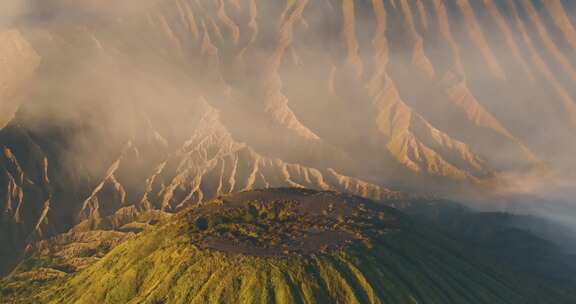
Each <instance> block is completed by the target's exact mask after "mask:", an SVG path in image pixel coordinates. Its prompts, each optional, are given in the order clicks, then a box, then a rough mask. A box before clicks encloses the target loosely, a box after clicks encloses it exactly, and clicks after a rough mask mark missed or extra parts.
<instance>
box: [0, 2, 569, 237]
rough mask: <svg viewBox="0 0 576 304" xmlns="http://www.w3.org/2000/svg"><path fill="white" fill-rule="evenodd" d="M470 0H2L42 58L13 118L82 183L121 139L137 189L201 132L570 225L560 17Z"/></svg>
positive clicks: (542, 9)
mask: <svg viewBox="0 0 576 304" xmlns="http://www.w3.org/2000/svg"><path fill="white" fill-rule="evenodd" d="M465 2H466V1H462V3H465ZM469 2H471V3H470V5H469V6H459V5H458V3H457V1H403V2H402V3H401V4H397V5H396V6H395V5H393V4H392V3H391V2H390V1H382V2H380V1H373V3H368V2H367V1H325V2H321V1H310V2H306V1H289V2H275V3H270V2H266V1H221V2H218V1H168V0H166V1H161V0H150V1H115V2H113V3H112V1H104V3H103V1H82V2H78V1H64V0H62V1H44V2H43V3H40V2H34V3H33V4H30V3H32V2H22V1H2V3H0V25H4V27H10V28H11V29H15V30H18V31H19V32H20V33H21V35H22V36H23V37H24V39H26V40H27V41H28V42H29V43H30V45H31V46H32V48H33V49H34V50H35V52H36V53H38V55H39V56H40V57H41V58H42V64H41V66H40V67H39V68H38V69H37V70H36V74H35V77H34V78H33V79H31V80H29V82H28V84H27V86H25V87H26V89H25V90H24V91H25V93H26V98H25V100H26V101H25V102H24V103H23V105H22V106H21V107H20V110H19V112H18V114H17V118H16V119H15V121H16V122H17V123H18V124H21V125H24V126H26V128H28V129H31V130H33V131H34V132H35V133H36V134H40V135H42V134H44V135H47V134H50V135H51V136H54V135H53V134H58V135H57V137H56V138H60V139H61V137H64V138H66V140H63V141H62V142H63V143H64V144H62V146H61V147H59V148H58V150H57V153H54V154H57V155H58V158H59V162H60V163H62V164H63V165H64V166H65V167H66V171H69V172H73V173H71V174H72V175H74V176H82V179H86V180H87V183H88V184H89V185H90V186H92V187H93V186H94V185H97V184H98V183H100V182H101V179H102V176H103V175H105V173H106V172H107V171H109V170H110V167H111V165H112V164H113V163H114V162H115V161H117V160H118V159H119V158H121V157H120V155H122V153H124V151H126V150H127V149H130V147H136V148H137V149H136V150H137V151H138V154H139V155H140V156H139V157H140V159H139V161H140V163H141V165H134V166H131V167H127V168H130V169H127V168H125V170H127V171H126V172H124V173H123V178H124V179H123V182H124V186H125V187H126V188H127V189H129V190H131V191H133V192H135V193H142V192H144V191H145V187H144V186H143V184H144V180H146V179H147V178H149V177H150V174H151V172H153V169H155V167H156V166H157V165H158V163H160V162H161V161H159V160H163V159H166V158H169V157H171V156H173V155H184V154H185V153H188V152H189V150H191V148H190V147H189V146H187V143H189V142H192V139H195V138H197V137H198V136H200V135H199V134H201V135H204V134H209V135H210V136H206V137H207V138H212V139H213V138H217V139H218V140H220V141H221V142H226V145H229V146H234V147H236V146H235V145H238V146H240V145H244V146H247V147H249V148H250V149H252V150H253V151H254V152H255V153H258V155H261V156H262V157H266V158H270V159H273V160H278V159H279V160H282V161H283V162H285V163H289V164H299V165H302V166H303V167H307V168H317V169H319V170H327V169H334V170H335V171H336V172H339V173H340V174H342V175H344V176H347V177H351V178H356V179H359V180H362V181H365V182H367V183H370V184H373V185H377V186H378V187H382V188H390V189H393V190H398V191H406V192H411V193H417V194H422V195H427V194H433V195H438V196H443V197H451V198H457V199H461V200H463V201H465V202H469V203H470V204H472V205H473V206H477V207H478V208H480V209H505V210H512V211H514V210H515V208H517V206H518V205H522V206H525V207H526V210H529V211H530V212H534V213H537V214H541V215H544V216H546V217H548V218H554V219H558V220H560V221H562V222H564V223H570V224H572V222H573V218H572V215H566V213H565V212H564V211H563V210H566V209H565V208H564V206H569V208H572V204H573V202H572V198H573V197H574V193H573V192H572V190H571V189H572V188H573V187H574V186H576V183H575V182H574V180H575V179H574V178H575V174H576V173H575V172H576V171H575V170H576V160H575V159H574V158H573V155H574V153H575V152H576V120H574V118H575V117H576V116H575V115H576V114H575V113H576V110H575V109H576V103H574V100H575V99H576V90H575V89H574V88H576V86H574V81H575V80H574V79H575V78H574V75H576V74H575V73H574V69H575V68H576V57H575V54H576V49H575V47H576V45H573V41H572V40H571V37H573V35H575V33H574V28H573V26H566V27H560V26H558V25H557V24H560V23H562V22H564V21H565V20H564V19H555V18H560V17H562V14H559V13H556V15H552V14H551V12H554V11H553V10H548V7H546V6H545V5H538V6H534V7H529V6H528V5H520V4H518V3H517V2H515V1H509V2H506V1H485V2H487V3H495V4H494V7H496V8H497V9H498V10H497V12H498V14H500V15H501V16H500V17H498V15H497V14H496V15H495V14H494V12H495V11H494V10H488V9H487V8H486V6H485V5H483V4H481V3H480V2H479V1H478V2H476V1H469ZM351 3H353V4H355V5H351ZM378 3H381V4H382V6H378ZM439 3H442V4H441V5H440V4H439ZM538 3H540V2H538ZM542 3H544V2H542ZM31 8H32V9H31ZM31 11H34V13H33V14H30V12H31ZM382 11H384V12H385V18H382V16H381V15H380V13H381V12H382ZM533 11H534V12H536V13H535V14H536V16H537V17H534V15H531V14H532V12H533ZM442 12H445V13H446V14H447V15H446V16H443V15H442ZM563 14H566V18H567V19H566V20H568V22H570V21H574V19H573V18H574V8H573V7H572V6H571V5H566V7H564V10H563ZM23 16H28V17H26V18H25V19H22V17H23ZM30 16H32V17H30ZM471 16H473V18H472V17H471ZM537 18H539V20H540V21H539V22H536V21H535V20H536V19H537ZM556 20H558V21H561V22H560V23H556ZM540 26H541V27H543V28H544V30H541V29H540ZM446 27H447V28H446ZM503 29H508V31H506V30H503ZM0 105H2V104H1V103H0ZM214 113H215V114H214ZM211 115H215V116H216V117H217V118H215V119H213V120H209V121H210V123H211V124H212V125H207V124H206V123H205V121H206V120H205V118H206V117H212V116H211ZM212 129H217V130H218V131H213V130H212ZM222 130H225V131H222ZM222 134H226V135H222ZM228 136H229V137H228ZM224 138H225V139H224ZM228 140H229V141H228ZM214 142H216V140H214ZM214 145H215V146H216V144H214ZM227 147H228V146H227ZM212 149H216V150H217V149H218V147H215V148H212ZM230 149H232V148H230ZM234 149H236V148H234ZM198 150H201V149H200V148H198ZM222 150H226V149H222ZM210 151H211V150H210ZM226 151H228V150H226ZM231 151H232V152H230V151H228V152H229V153H233V152H235V151H236V150H233V149H232V150H231ZM228 152H227V153H228ZM203 153H207V154H208V152H203ZM222 153H224V152H222ZM180 161H181V163H180V165H182V164H183V163H184V162H185V161H184V160H180ZM176 167H177V166H176ZM132 170H133V171H132ZM269 186H275V185H273V184H271V185H269ZM129 192H130V191H129ZM89 194H90V193H87V194H85V195H84V196H87V195H89ZM133 196H134V197H136V196H137V195H133ZM541 200H545V201H546V203H545V206H546V207H544V206H538V202H539V201H541ZM510 202H513V203H512V204H510ZM502 205H504V206H502ZM550 205H554V206H558V208H548V206H550ZM534 206H538V207H536V208H535V207H534ZM575 226H576V225H575Z"/></svg>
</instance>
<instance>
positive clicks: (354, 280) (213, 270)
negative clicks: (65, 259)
mask: <svg viewBox="0 0 576 304" xmlns="http://www.w3.org/2000/svg"><path fill="white" fill-rule="evenodd" d="M269 191H271V192H272V193H273V194H274V195H272V196H270V197H267V196H266V195H267V194H268V193H269V192H268V191H266V192H262V191H261V192H257V194H256V195H250V194H249V195H248V196H247V197H242V196H240V200H238V199H236V200H234V199H232V200H227V199H224V200H216V201H213V202H210V203H207V204H204V205H202V206H200V207H198V208H195V209H192V210H190V211H186V212H184V213H182V214H180V215H178V216H176V217H174V218H172V219H170V220H168V221H166V222H165V223H164V224H161V225H160V226H158V227H157V228H154V229H152V230H149V231H146V232H144V233H142V234H141V235H139V236H137V237H135V238H134V239H131V240H129V241H127V242H125V243H123V244H121V245H119V246H118V247H116V248H115V249H114V250H113V251H112V252H110V253H109V254H107V255H106V256H105V257H104V258H103V259H101V260H100V261H98V262H97V263H95V264H94V265H92V266H91V267H88V268H87V269H85V270H83V271H81V272H79V273H77V274H75V275H73V276H71V277H68V278H64V279H62V281H59V282H55V283H52V284H51V285H49V286H46V287H44V289H42V290H40V291H38V292H31V293H30V294H28V295H22V294H21V295H19V296H13V297H12V300H15V302H17V303H98V304H101V303H153V304H157V303H394V304H396V303H440V304H447V303H490V304H495V303H576V298H575V297H574V296H573V295H570V294H567V293H565V292H563V291H561V290H557V289H555V288H554V287H553V286H547V285H544V284H539V283H537V282H536V281H533V280H531V279H530V278H523V277H519V276H516V275H514V274H513V273H510V272H508V271H507V270H506V269H501V268H498V267H494V266H492V264H491V263H487V262H486V261H480V260H479V259H477V258H476V257H473V256H472V253H470V252H466V249H465V248H463V247H462V246H459V244H458V243H455V242H453V241H451V240H449V239H448V238H445V237H444V236H442V235H441V234H439V233H437V232H435V231H434V229H432V228H430V227H429V226H423V225H420V224H417V223H416V222H413V221H411V220H410V219H408V218H407V217H405V216H404V215H402V214H400V213H399V212H398V211H396V210H394V209H391V208H386V207H382V206H379V205H376V204H375V203H371V202H369V201H366V200H361V199H357V198H353V197H343V196H339V195H336V194H334V193H325V192H313V191H304V192H296V193H295V192H293V191H294V190H269ZM252 193H254V192H252ZM286 193H287V199H286V201H283V199H282V196H283V195H284V194H286ZM261 194H264V195H262V196H259V195H261ZM258 197H261V198H263V199H262V200H257V199H256V198H258ZM244 198H245V199H247V200H246V201H242V200H243V199H244ZM316 198H318V200H315V199H316ZM268 199H269V200H268ZM349 200H360V201H354V202H349ZM284 204H288V205H290V206H293V207H292V208H291V209H284V208H283V207H282V206H283V205H284ZM315 204H316V205H315ZM294 206H295V207H294ZM310 206H313V207H310ZM281 214H283V216H282V217H280V215H281ZM306 218H313V219H315V222H320V224H314V223H312V222H306V220H302V219H306ZM270 219H273V220H274V222H276V223H284V224H282V225H280V227H278V226H276V227H274V228H275V229H277V230H278V229H279V230H283V231H284V232H283V233H284V234H282V233H280V232H278V231H270V230H266V223H270ZM332 220H334V221H332ZM297 225H299V227H300V228H299V229H298V231H295V232H294V233H293V234H292V235H291V234H290V233H291V230H290V228H291V227H296V226H297ZM286 227H288V228H289V229H286ZM246 231H252V232H250V233H247V232H246ZM319 231H320V232H319ZM322 231H323V232H326V231H331V232H334V231H346V232H347V233H349V234H347V235H353V237H351V238H350V239H347V240H346V242H344V243H342V244H344V245H341V246H332V247H330V246H320V247H323V248H322V250H319V249H318V250H317V251H316V252H311V251H306V250H309V249H310V248H309V247H306V246H305V244H304V243H305V242H300V243H299V242H298V240H299V239H304V238H306V237H308V236H310V235H313V234H314V233H321V232H322ZM255 233H256V234H258V235H253V234H255ZM276 236H278V237H279V239H278V240H277V241H274V239H275V237H276ZM262 239H265V240H270V243H274V244H278V246H283V245H282V243H283V242H284V243H286V244H292V245H293V246H292V247H290V248H288V249H287V250H285V251H281V252H276V251H273V250H271V249H270V248H274V247H273V246H272V245H270V244H262V242H261V240H262ZM226 240H228V241H231V242H237V243H238V244H242V246H244V247H245V248H248V249H249V250H248V251H249V252H250V254H242V253H237V252H233V250H232V251H227V250H224V249H223V250H217V249H214V248H211V247H215V246H216V245H214V244H222V243H225V241H226ZM259 240H260V241H259ZM320 242H321V243H322V242H327V244H330V242H329V241H325V240H323V241H320ZM284 247H286V246H284ZM223 248H225V247H223ZM312 249H314V250H316V249H315V248H312ZM0 302H1V301H0Z"/></svg>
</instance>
